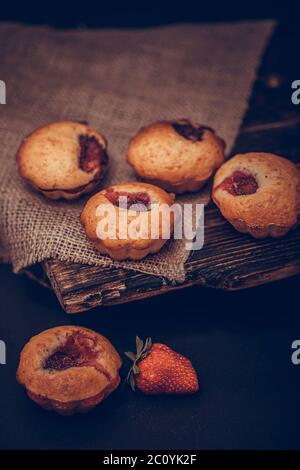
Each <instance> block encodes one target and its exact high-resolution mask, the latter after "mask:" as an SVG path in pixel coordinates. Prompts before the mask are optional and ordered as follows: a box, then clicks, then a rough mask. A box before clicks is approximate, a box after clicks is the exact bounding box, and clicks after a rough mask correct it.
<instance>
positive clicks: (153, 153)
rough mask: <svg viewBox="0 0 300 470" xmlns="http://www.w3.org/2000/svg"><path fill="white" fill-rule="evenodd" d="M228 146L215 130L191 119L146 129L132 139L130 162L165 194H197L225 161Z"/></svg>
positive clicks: (169, 122)
mask: <svg viewBox="0 0 300 470" xmlns="http://www.w3.org/2000/svg"><path fill="white" fill-rule="evenodd" d="M224 150H225V143H224V141H223V140H222V139H221V138H220V137H218V136H217V135H216V134H215V132H214V131H213V129H211V128H210V127H206V126H203V125H200V124H194V123H191V122H190V121H189V120H188V119H181V120H177V121H161V122H156V123H154V124H151V125H149V126H147V127H143V128H142V129H141V130H140V131H139V132H138V133H137V134H136V136H135V137H133V139H131V141H130V143H129V147H128V152H127V161H128V163H129V164H130V165H131V166H132V167H133V169H134V170H135V172H136V174H137V175H138V176H139V177H141V178H142V179H144V180H146V181H148V182H149V183H153V184H156V185H157V186H160V187H161V188H163V189H165V190H166V191H171V192H174V193H177V194H179V193H184V192H187V191H192V192H195V191H198V190H199V189H200V188H201V187H202V186H203V185H204V184H205V183H206V181H207V180H208V179H209V178H210V177H211V176H212V175H213V173H214V172H215V170H216V169H217V168H219V166H220V165H221V164H222V163H223V161H224Z"/></svg>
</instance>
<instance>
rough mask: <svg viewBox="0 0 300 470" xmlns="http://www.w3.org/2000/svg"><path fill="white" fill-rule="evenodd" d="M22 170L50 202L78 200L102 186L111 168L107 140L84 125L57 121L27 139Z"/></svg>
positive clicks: (20, 154) (20, 152)
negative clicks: (102, 181)
mask: <svg viewBox="0 0 300 470" xmlns="http://www.w3.org/2000/svg"><path fill="white" fill-rule="evenodd" d="M17 163H18V170H19V173H20V175H21V177H22V178H24V179H25V180H26V181H27V182H28V183H29V184H30V185H31V186H32V187H33V188H34V189H36V190H37V191H39V192H41V193H42V194H44V196H46V197H47V198H49V199H59V198H63V199H76V198H78V197H79V196H81V195H82V194H84V193H90V192H91V191H93V190H94V189H95V188H97V187H98V186H99V183H100V181H101V180H102V178H103V176H104V174H105V171H106V169H107V166H108V155H107V143H106V140H105V138H104V137H103V136H102V135H101V134H100V133H99V132H96V131H95V130H93V129H91V128H90V127H88V126H87V125H86V124H84V123H82V122H53V123H51V124H48V125H46V126H44V127H40V128H39V129H37V130H35V131H34V132H32V133H31V134H30V135H29V136H27V137H25V139H24V140H23V142H22V143H21V145H20V147H19V149H18V152H17Z"/></svg>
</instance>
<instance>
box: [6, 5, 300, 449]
mask: <svg viewBox="0 0 300 470" xmlns="http://www.w3.org/2000/svg"><path fill="white" fill-rule="evenodd" d="M244 3H245V2H243V5H236V4H235V2H207V3H205V2H201V1H199V2H197V3H196V2H181V4H177V3H175V2H173V3H171V2H161V4H158V3H156V2H151V5H148V4H147V5H143V4H142V2H140V3H138V2H129V3H126V4H125V2H124V3H123V4H122V3H118V2H112V3H109V4H106V3H102V2H101V3H97V4H96V6H95V5H94V4H92V3H91V4H88V3H87V4H85V5H84V6H81V8H80V9H79V8H78V7H76V5H75V4H73V5H72V7H70V8H67V7H63V6H62V5H60V8H57V7H56V6H55V4H53V3H50V4H43V9H42V10H41V9H35V8H32V7H31V5H29V4H28V2H26V3H25V2H24V3H22V4H20V5H18V7H17V8H16V6H15V5H14V4H13V3H10V4H9V5H5V6H3V7H2V5H1V9H0V10H1V12H0V16H1V18H0V19H1V20H5V21H7V20H9V21H22V22H28V23H37V24H39V23H41V24H51V25H53V26H55V27H76V26H83V25H86V26H91V27H109V26H118V27H120V26H121V27H127V26H130V27H143V26H150V25H154V24H164V23H172V22H179V21H180V22H186V21H190V22H197V21H220V20H238V19H252V18H270V17H275V18H278V19H280V20H281V21H284V22H285V23H286V24H289V22H290V21H291V22H293V23H294V24H295V18H296V21H297V15H298V14H299V7H297V2H287V1H285V2H280V3H278V4H276V3H274V2H261V1H260V2H258V1H252V2H248V3H247V4H246V5H245V4H244ZM77 8H78V9H77ZM0 52H1V51H0ZM287 54H288V51H287ZM297 60H298V58H297V57H295V61H297ZM0 73H1V61H0ZM299 78H300V77H298V76H295V79H299ZM299 280H300V276H297V277H294V278H291V279H287V280H284V281H280V282H276V283H274V284H270V285H266V286H262V287H258V288H254V289H251V290H248V291H240V292H232V293H226V292H222V291H215V290H209V289H205V288H201V287H194V288H190V289H185V290H182V291H178V292H176V293H172V294H168V295H165V296H160V297H156V298H152V299H149V300H144V301H139V302H136V303H131V304H125V305H120V306H116V307H107V308H102V309H100V308H99V309H95V310H93V311H90V312H88V313H83V314H80V315H75V316H67V315H66V314H65V313H64V312H63V311H62V310H61V308H60V307H59V305H58V303H57V300H56V298H55V296H54V294H52V293H51V292H50V291H48V290H46V289H44V288H43V287H41V286H39V285H38V284H36V283H34V282H33V281H31V280H29V279H27V278H26V277H25V276H16V275H14V274H12V272H11V269H10V267H8V266H0V296H1V307H0V308H1V316H0V339H2V340H4V341H5V342H6V344H7V365H6V366H0V448H2V449H46V448H50V449H138V448H139V449H159V448H161V449H184V448H191V449H197V448H199V449H216V448H217V449H251V448H252V449H253V448H254V449H283V448H284V449H288V448H290V449H291V448H294V449H295V448H297V449H299V448H300V445H299V442H300V439H299V424H300V411H299V398H300V380H299V378H300V365H299V366H294V365H292V363H291V353H292V349H291V343H292V341H293V340H294V339H300V317H299ZM64 324H78V325H83V326H87V327H90V328H93V329H95V330H97V331H99V332H101V333H102V334H104V335H105V336H107V337H108V338H109V339H110V340H111V341H112V342H113V344H114V345H115V346H116V348H117V349H118V350H119V352H120V353H122V352H123V351H125V350H128V349H132V348H133V347H134V338H135V335H136V334H139V335H140V336H141V337H144V338H145V337H146V336H149V335H150V336H152V338H153V340H155V341H160V342H165V343H167V344H168V345H170V346H171V347H173V348H174V349H176V350H177V351H179V352H182V353H183V354H185V355H187V356H188V357H189V358H190V359H191V360H192V362H193V364H194V366H195V368H196V369H197V371H198V374H199V379H200V384H201V390H200V392H199V393H198V394H197V395H195V396H191V397H187V396H186V397H175V396H174V397H164V396H160V397H146V396H143V395H141V394H138V393H136V394H134V393H132V392H131V390H130V389H129V388H128V387H127V386H125V385H121V386H120V387H119V389H118V390H117V391H116V392H115V393H114V394H113V395H112V396H111V397H109V398H108V399H107V400H106V401H105V402H104V403H103V404H102V405H100V406H99V407H98V408H97V409H96V410H94V411H93V412H92V413H91V414H88V415H83V416H74V417H70V418H63V417H59V416H57V415H55V414H53V413H47V412H45V411H43V410H41V409H40V408H39V407H38V406H37V405H35V404H34V403H32V402H31V401H30V400H29V399H27V397H26V395H25V392H24V391H23V390H22V388H21V387H20V386H18V385H17V383H16V381H15V371H16V368H17V364H18V355H19V351H20V350H21V348H22V347H23V345H24V344H25V342H27V340H28V339H29V338H30V337H31V336H32V335H34V334H36V333H38V332H40V331H41V330H44V329H46V328H51V327H53V326H56V325H64ZM127 366H128V363H127V361H126V359H125V360H124V368H123V372H122V374H123V376H124V375H125V372H126V369H127Z"/></svg>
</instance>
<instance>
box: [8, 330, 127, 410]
mask: <svg viewBox="0 0 300 470" xmlns="http://www.w3.org/2000/svg"><path fill="white" fill-rule="evenodd" d="M120 367H121V359H120V357H119V354H118V353H117V351H116V350H115V348H114V347H113V346H112V344H111V343H110V342H109V341H108V340H107V339H106V338H105V337H104V336H102V335H100V334H99V333H96V332H95V331H92V330H89V329H87V328H82V327H79V326H59V327H56V328H51V329H50V330H46V331H43V332H42V333H40V334H38V335H37V336H34V337H33V338H31V339H30V341H29V342H28V343H27V344H26V345H25V346H24V348H23V350H22V352H21V355H20V363H19V367H18V371H17V380H18V382H19V383H20V384H22V385H23V386H24V387H25V388H26V391H27V394H28V396H29V397H30V398H31V399H32V400H33V401H35V402H36V403H37V404H38V405H40V406H42V407H43V408H45V409H46V410H54V411H56V412H57V413H59V414H63V415H70V414H73V413H77V412H79V413H83V412H86V411H90V410H91V409H92V408H94V407H95V406H96V405H98V404H99V403H100V402H101V401H102V400H104V399H105V398H106V397H107V396H108V395H109V394H110V393H111V392H113V391H114V390H115V389H116V388H117V387H118V385H119V383H120V376H119V369H120Z"/></svg>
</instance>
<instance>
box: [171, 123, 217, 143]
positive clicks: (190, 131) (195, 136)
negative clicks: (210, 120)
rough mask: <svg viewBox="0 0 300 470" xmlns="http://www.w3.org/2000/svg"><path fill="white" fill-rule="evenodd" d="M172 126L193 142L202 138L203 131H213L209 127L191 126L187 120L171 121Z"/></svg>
mask: <svg viewBox="0 0 300 470" xmlns="http://www.w3.org/2000/svg"><path fill="white" fill-rule="evenodd" d="M172 127H173V129H175V131H176V132H177V134H179V135H181V137H184V138H185V139H187V140H192V141H193V142H197V141H199V140H202V139H203V135H204V132H205V131H210V132H214V131H213V129H211V128H210V127H206V126H193V125H192V124H191V123H190V122H189V121H178V122H173V123H172Z"/></svg>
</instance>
